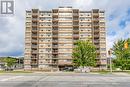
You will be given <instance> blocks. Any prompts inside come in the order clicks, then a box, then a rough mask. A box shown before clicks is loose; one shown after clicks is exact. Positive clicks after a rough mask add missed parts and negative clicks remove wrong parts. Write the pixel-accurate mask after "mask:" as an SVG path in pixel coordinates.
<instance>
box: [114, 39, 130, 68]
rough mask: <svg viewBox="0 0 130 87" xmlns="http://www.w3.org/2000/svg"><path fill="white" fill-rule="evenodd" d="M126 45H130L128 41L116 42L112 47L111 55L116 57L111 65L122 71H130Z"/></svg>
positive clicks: (129, 40) (129, 51)
mask: <svg viewBox="0 0 130 87" xmlns="http://www.w3.org/2000/svg"><path fill="white" fill-rule="evenodd" d="M127 44H130V39H127V40H122V39H121V40H118V41H117V43H114V45H113V54H114V55H115V56H116V59H114V60H113V64H114V66H115V67H117V68H120V69H122V70H127V69H130V46H126V45H127Z"/></svg>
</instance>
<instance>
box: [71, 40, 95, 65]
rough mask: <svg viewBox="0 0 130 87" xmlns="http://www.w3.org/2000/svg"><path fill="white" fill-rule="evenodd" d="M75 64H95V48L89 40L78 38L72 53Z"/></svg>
mask: <svg viewBox="0 0 130 87" xmlns="http://www.w3.org/2000/svg"><path fill="white" fill-rule="evenodd" d="M72 57H73V63H74V65H75V66H82V67H84V66H95V58H96V49H95V46H93V45H92V43H90V42H89V41H83V40H79V41H77V42H76V47H75V48H74V49H73V53H72Z"/></svg>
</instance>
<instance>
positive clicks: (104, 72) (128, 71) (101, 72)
mask: <svg viewBox="0 0 130 87" xmlns="http://www.w3.org/2000/svg"><path fill="white" fill-rule="evenodd" d="M92 73H99V74H111V72H110V71H94V72H92ZM112 73H127V74H130V70H127V71H112Z"/></svg>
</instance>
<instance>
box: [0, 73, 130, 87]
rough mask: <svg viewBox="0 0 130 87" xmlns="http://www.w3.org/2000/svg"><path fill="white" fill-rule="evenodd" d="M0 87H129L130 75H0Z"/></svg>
mask: <svg viewBox="0 0 130 87" xmlns="http://www.w3.org/2000/svg"><path fill="white" fill-rule="evenodd" d="M0 87H130V75H112V74H107V75H103V74H88V73H62V72H60V73H39V72H38V73H27V74H25V73H24V74H1V75H0Z"/></svg>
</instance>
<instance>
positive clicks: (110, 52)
mask: <svg viewBox="0 0 130 87" xmlns="http://www.w3.org/2000/svg"><path fill="white" fill-rule="evenodd" d="M111 54H112V49H110V50H108V55H109V62H110V72H111V73H112V57H111Z"/></svg>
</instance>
